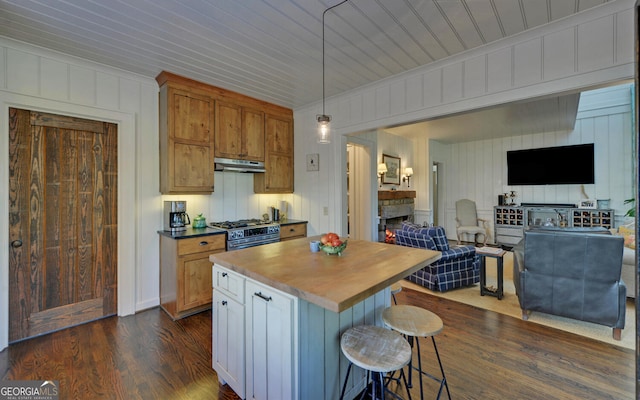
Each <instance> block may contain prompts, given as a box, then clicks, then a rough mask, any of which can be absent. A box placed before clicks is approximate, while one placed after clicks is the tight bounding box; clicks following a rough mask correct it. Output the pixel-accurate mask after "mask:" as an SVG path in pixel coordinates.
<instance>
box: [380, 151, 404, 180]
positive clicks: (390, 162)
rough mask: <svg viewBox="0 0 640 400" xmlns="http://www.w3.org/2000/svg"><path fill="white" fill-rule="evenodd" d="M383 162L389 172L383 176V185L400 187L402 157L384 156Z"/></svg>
mask: <svg viewBox="0 0 640 400" xmlns="http://www.w3.org/2000/svg"><path fill="white" fill-rule="evenodd" d="M382 162H383V163H384V164H385V165H386V166H387V172H385V173H384V174H383V175H382V183H389V184H392V185H400V157H394V156H390V155H387V154H383V155H382Z"/></svg>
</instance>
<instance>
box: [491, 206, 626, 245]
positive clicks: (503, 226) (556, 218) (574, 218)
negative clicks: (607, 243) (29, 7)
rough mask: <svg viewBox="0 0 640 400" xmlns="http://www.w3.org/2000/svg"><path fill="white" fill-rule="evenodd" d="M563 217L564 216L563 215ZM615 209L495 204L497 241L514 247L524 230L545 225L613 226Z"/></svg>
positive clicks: (609, 227)
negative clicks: (549, 223)
mask: <svg viewBox="0 0 640 400" xmlns="http://www.w3.org/2000/svg"><path fill="white" fill-rule="evenodd" d="M561 217H562V218H561ZM613 217H614V213H613V210H612V209H587V208H571V207H567V206H566V205H562V206H560V205H549V206H546V207H545V206H544V205H537V206H535V207H523V206H495V207H494V229H495V236H494V237H495V238H496V243H498V244H504V245H509V246H512V245H514V244H516V243H518V242H519V241H520V240H521V239H522V238H523V237H524V230H525V229H527V228H529V227H533V226H543V225H544V224H545V223H548V222H551V223H552V224H553V226H564V227H585V228H587V227H589V228H590V227H604V228H607V229H611V228H613V227H614V226H613V220H614V218H613Z"/></svg>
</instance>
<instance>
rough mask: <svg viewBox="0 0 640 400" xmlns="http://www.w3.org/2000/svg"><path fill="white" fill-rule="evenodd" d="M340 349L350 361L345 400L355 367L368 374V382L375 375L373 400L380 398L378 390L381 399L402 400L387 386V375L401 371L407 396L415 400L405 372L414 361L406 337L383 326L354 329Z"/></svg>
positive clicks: (341, 397) (360, 326)
mask: <svg viewBox="0 0 640 400" xmlns="http://www.w3.org/2000/svg"><path fill="white" fill-rule="evenodd" d="M340 349H342V353H343V354H344V355H345V357H347V359H348V360H349V367H348V368H347V376H346V377H345V378H344V385H343V386H342V392H341V393H340V399H341V400H342V399H343V398H344V392H345V390H346V388H347V382H348V380H349V374H350V373H351V367H352V366H353V365H354V364H355V365H357V366H358V367H360V368H362V369H365V370H367V382H368V381H369V373H373V377H372V381H373V384H372V387H371V389H372V394H371V398H372V399H375V398H376V391H377V390H376V388H377V389H378V390H379V391H380V394H381V397H380V398H381V399H383V400H384V397H385V392H389V394H391V395H392V396H393V397H395V398H398V399H401V397H400V396H398V395H397V394H395V393H393V392H392V391H390V390H388V389H387V388H386V385H385V383H384V375H385V374H387V373H389V372H392V371H397V370H400V376H401V377H402V378H403V381H404V385H405V388H406V389H407V395H408V396H409V399H411V393H410V392H409V387H408V386H407V378H406V376H405V374H404V370H403V368H404V367H405V366H406V365H407V364H409V361H411V346H409V343H407V341H406V340H405V338H404V337H402V335H400V334H399V333H397V332H394V331H391V330H389V329H386V328H383V327H380V326H373V325H359V326H354V327H353V328H350V329H348V330H347V331H346V332H345V333H343V334H342V337H341V338H340ZM363 395H364V392H363ZM361 398H362V396H361Z"/></svg>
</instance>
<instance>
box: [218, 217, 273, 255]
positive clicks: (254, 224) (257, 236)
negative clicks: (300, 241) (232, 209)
mask: <svg viewBox="0 0 640 400" xmlns="http://www.w3.org/2000/svg"><path fill="white" fill-rule="evenodd" d="M209 226H211V227H213V228H218V229H225V230H226V231H227V251H230V250H238V249H244V248H247V247H253V246H260V245H263V244H268V243H275V242H279V241H280V225H278V224H277V223H274V222H271V221H265V220H260V219H241V220H238V221H224V222H211V223H209Z"/></svg>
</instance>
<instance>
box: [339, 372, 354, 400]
mask: <svg viewBox="0 0 640 400" xmlns="http://www.w3.org/2000/svg"><path fill="white" fill-rule="evenodd" d="M352 365H353V363H349V366H348V367H347V376H345V378H344V385H342V392H341V393H340V400H342V399H344V391H345V390H347V382H348V381H349V374H350V373H351V366H352Z"/></svg>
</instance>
